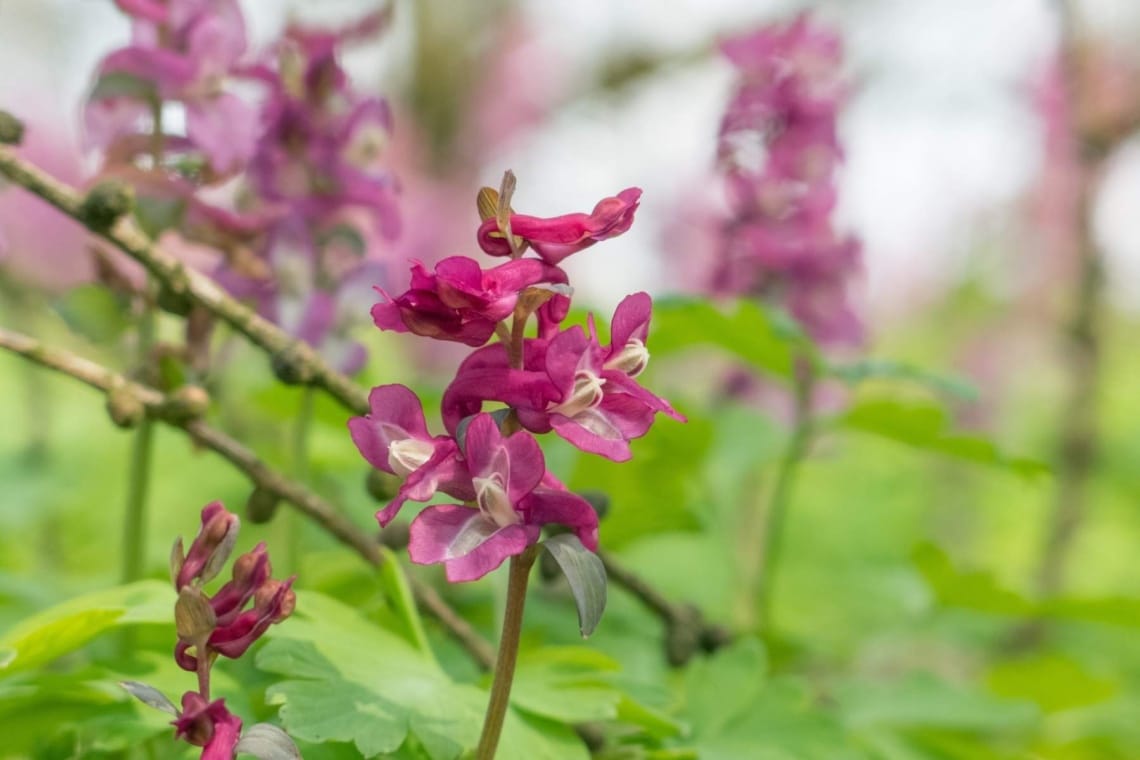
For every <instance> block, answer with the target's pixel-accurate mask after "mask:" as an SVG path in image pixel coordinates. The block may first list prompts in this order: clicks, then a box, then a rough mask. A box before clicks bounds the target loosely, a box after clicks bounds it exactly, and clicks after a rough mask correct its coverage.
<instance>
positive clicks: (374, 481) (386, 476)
mask: <svg viewBox="0 0 1140 760" xmlns="http://www.w3.org/2000/svg"><path fill="white" fill-rule="evenodd" d="M399 488H400V478H399V477H397V476H395V475H393V474H391V473H390V472H384V471H383V470H369V471H368V476H367V477H366V478H365V479H364V490H366V491H368V495H369V496H371V497H372V498H373V499H375V500H376V501H384V502H387V501H391V500H392V498H393V497H394V496H395V495H396V491H398V490H399Z"/></svg>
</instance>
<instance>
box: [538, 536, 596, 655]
mask: <svg viewBox="0 0 1140 760" xmlns="http://www.w3.org/2000/svg"><path fill="white" fill-rule="evenodd" d="M542 545H543V546H545V547H546V550H547V551H548V552H550V556H552V557H554V561H555V562H557V563H558V566H559V567H561V568H562V574H563V575H565V576H566V581H567V582H568V583H569V584H570V591H571V593H573V594H574V604H575V605H576V606H577V607H578V630H579V631H581V633H582V636H583V638H584V637H586V636H589V635H590V634H591V633H593V632H594V628H596V627H597V625H598V621H599V620H601V619H602V613H603V612H605V610H606V568H605V567H604V566H603V565H602V560H601V559H599V558H598V555H597V554H595V553H594V552H592V551H590V550H589V549H587V548H586V547H585V546H583V545H582V542H581V541H580V540H578V537H577V536H575V535H574V534H573V533H562V534H560V535H557V536H552V537H551V538H548V539H546V541H544V542H543V544H542Z"/></svg>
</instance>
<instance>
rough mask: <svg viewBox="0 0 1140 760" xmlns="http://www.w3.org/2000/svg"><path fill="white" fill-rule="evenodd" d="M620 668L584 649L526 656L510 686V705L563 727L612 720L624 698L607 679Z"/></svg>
mask: <svg viewBox="0 0 1140 760" xmlns="http://www.w3.org/2000/svg"><path fill="white" fill-rule="evenodd" d="M618 668H619V665H618V663H617V662H615V661H614V660H612V659H610V658H609V657H607V656H606V655H604V654H601V653H600V652H595V651H593V650H590V649H585V648H583V647H548V648H545V649H539V650H535V651H530V652H523V653H522V654H520V655H519V662H518V670H517V671H516V673H515V680H514V683H513V685H512V686H511V703H512V704H514V705H515V707H517V708H519V709H520V710H525V711H527V712H529V713H533V714H535V715H538V716H541V717H545V718H551V719H553V720H558V721H562V722H564V723H580V722H585V721H592V720H613V719H614V718H616V717H617V715H618V706H619V705H620V704H621V702H622V699H623V695H622V694H621V692H619V691H618V690H617V689H615V688H614V687H613V686H612V685H611V684H610V683H609V681H608V676H610V675H611V674H612V673H613V672H614V671H616V670H618Z"/></svg>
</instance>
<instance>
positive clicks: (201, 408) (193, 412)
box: [162, 385, 210, 423]
mask: <svg viewBox="0 0 1140 760" xmlns="http://www.w3.org/2000/svg"><path fill="white" fill-rule="evenodd" d="M209 408H210V394H208V393H206V391H205V389H203V388H202V387H200V386H197V385H184V386H182V387H181V388H179V389H178V390H176V391H174V392H173V393H171V394H170V396H168V397H167V399H166V403H165V404H163V406H162V416H163V417H164V418H166V419H168V420H170V421H171V422H174V423H183V422H189V421H190V420H194V419H198V418H199V417H201V416H202V415H204V414H205V413H206V412H207V411H208V410H209Z"/></svg>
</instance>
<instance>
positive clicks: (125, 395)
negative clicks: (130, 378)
mask: <svg viewBox="0 0 1140 760" xmlns="http://www.w3.org/2000/svg"><path fill="white" fill-rule="evenodd" d="M107 415H108V416H110V418H111V422H113V423H115V424H116V425H117V426H118V427H121V428H124V429H130V428H133V427H134V426H135V425H137V424H139V423H140V422H142V420H143V417H145V416H146V406H144V405H143V403H142V402H141V401H139V399H138V397H137V396H135V394H133V393H131V391H129V390H128V389H127V388H123V387H118V388H112V389H111V390H110V392H108V393H107Z"/></svg>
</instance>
